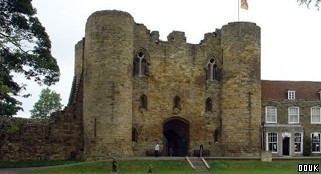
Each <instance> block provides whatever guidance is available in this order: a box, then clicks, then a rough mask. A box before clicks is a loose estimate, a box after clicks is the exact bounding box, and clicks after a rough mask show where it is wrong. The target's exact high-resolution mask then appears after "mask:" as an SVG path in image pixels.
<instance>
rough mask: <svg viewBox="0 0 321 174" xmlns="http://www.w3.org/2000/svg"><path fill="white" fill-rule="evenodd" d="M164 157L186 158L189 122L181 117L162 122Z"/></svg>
mask: <svg viewBox="0 0 321 174" xmlns="http://www.w3.org/2000/svg"><path fill="white" fill-rule="evenodd" d="M163 135H164V141H163V144H164V155H165V156H170V154H171V153H170V152H171V151H172V156H187V155H188V146H189V122H188V121H187V120H185V119H183V118H181V117H171V118H169V119H167V120H165V121H164V122H163Z"/></svg>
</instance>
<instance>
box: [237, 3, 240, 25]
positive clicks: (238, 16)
mask: <svg viewBox="0 0 321 174" xmlns="http://www.w3.org/2000/svg"><path fill="white" fill-rule="evenodd" d="M237 21H238V22H240V0H237Z"/></svg>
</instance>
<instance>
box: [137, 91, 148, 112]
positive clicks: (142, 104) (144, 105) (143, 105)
mask: <svg viewBox="0 0 321 174" xmlns="http://www.w3.org/2000/svg"><path fill="white" fill-rule="evenodd" d="M139 101H140V106H139V109H140V110H141V109H143V110H146V111H147V96H146V95H145V94H143V95H141V96H140V98H139Z"/></svg>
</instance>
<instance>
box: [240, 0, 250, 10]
mask: <svg viewBox="0 0 321 174" xmlns="http://www.w3.org/2000/svg"><path fill="white" fill-rule="evenodd" d="M241 8H242V9H244V10H247V9H248V8H249V5H248V4H247V0H241Z"/></svg>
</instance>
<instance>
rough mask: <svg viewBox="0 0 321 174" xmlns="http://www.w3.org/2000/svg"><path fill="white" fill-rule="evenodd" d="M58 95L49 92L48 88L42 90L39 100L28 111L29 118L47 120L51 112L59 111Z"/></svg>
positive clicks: (59, 99)
mask: <svg viewBox="0 0 321 174" xmlns="http://www.w3.org/2000/svg"><path fill="white" fill-rule="evenodd" d="M60 101H61V98H60V94H57V93H56V92H55V91H51V90H50V89H49V88H46V89H43V90H42V91H41V94H40V98H39V100H38V101H37V102H36V103H35V105H34V106H33V109H32V110H30V112H31V118H41V119H46V118H49V117H50V115H51V114H52V113H53V112H56V111H59V110H61V108H62V105H61V103H60Z"/></svg>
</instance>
